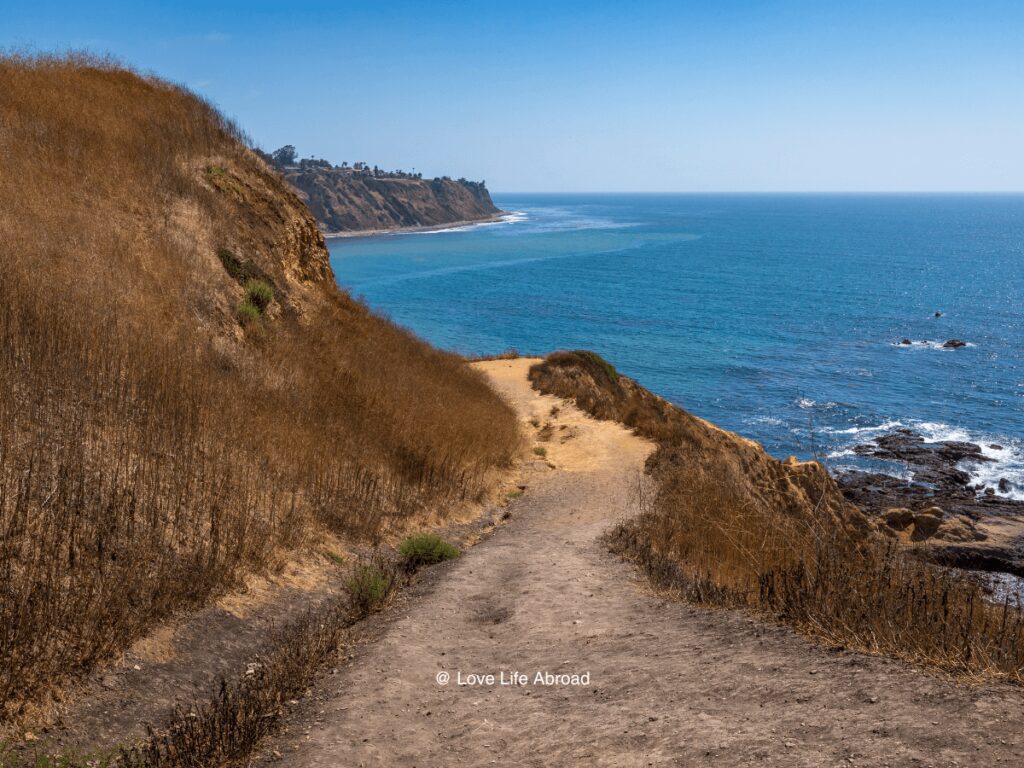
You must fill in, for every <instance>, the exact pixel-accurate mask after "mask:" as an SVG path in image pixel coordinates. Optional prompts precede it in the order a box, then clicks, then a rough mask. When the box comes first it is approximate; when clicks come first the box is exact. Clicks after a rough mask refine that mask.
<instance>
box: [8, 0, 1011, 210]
mask: <svg viewBox="0 0 1024 768" xmlns="http://www.w3.org/2000/svg"><path fill="white" fill-rule="evenodd" d="M2 4H3V5H8V4H9V7H8V8H6V9H4V8H2V7H0V10H2V11H3V13H2V15H0V18H2V22H0V46H3V47H4V48H7V49H12V48H13V49H20V50H25V49H28V50H32V51H54V50H65V49H88V50H91V51H95V52H99V53H110V54H113V55H114V56H116V57H118V58H120V59H121V60H123V61H124V62H126V63H128V64H131V65H132V66H134V67H136V68H138V69H141V70H144V71H149V72H153V73H156V74H158V75H161V76H163V77H166V78H168V79H170V80H174V81H177V82H181V83H184V84H187V85H189V86H190V87H192V88H193V89H194V90H196V91H198V92H200V93H202V94H203V95H204V96H206V97H207V98H209V99H210V100H211V101H213V102H214V103H216V104H217V105H218V106H219V107H220V108H221V109H222V110H223V111H224V112H226V113H227V114H228V115H230V116H232V117H233V118H235V119H236V120H237V121H238V122H239V123H240V124H241V125H242V127H243V128H244V129H245V130H246V131H247V132H248V133H249V134H250V135H251V136H252V137H253V139H254V140H255V142H256V143H257V144H258V145H260V146H262V147H263V148H265V149H273V148H276V147H278V146H280V145H282V144H285V143H291V144H295V145H296V147H297V148H298V150H299V153H300V155H302V156H309V155H316V156H318V157H321V156H322V157H326V158H328V159H330V160H333V161H335V162H340V161H341V160H349V161H356V160H365V161H367V162H370V163H371V164H374V163H376V164H378V165H380V166H382V167H387V168H398V167H400V168H404V169H406V170H409V169H412V168H416V169H417V170H420V171H422V172H423V173H424V174H425V175H428V176H432V175H439V174H449V175H452V176H467V177H470V178H476V179H481V178H483V179H486V180H487V182H488V185H489V186H490V188H491V189H492V190H496V191H772V190H780V191H820V190H828V191H856V190H860V191H864V190H880V191H894V190H903V191H919V190H972V191H973V190H994V191H1005V190H1022V189H1024V151H1022V146H1021V144H1022V140H1024V3H1020V2H1002V1H995V0H975V2H945V1H944V0H931V2H915V1H913V0H890V1H889V2H873V1H871V0H867V1H864V0H862V1H861V2H842V3H840V2H835V3H832V2H825V1H824V0H819V2H804V1H803V0H759V1H755V0H749V1H747V2H741V1H740V0H718V1H717V2H716V1H715V0H706V1H705V2H686V1H685V0H677V1H676V2H643V0H636V1H635V2H631V3H627V2H622V3H610V2H601V0H592V1H591V2H553V1H552V2H511V3H497V2H494V3H484V2H476V3H466V2H436V1H435V2H401V1H400V0H398V1H393V2H376V3H370V2H365V3H364V2H340V3H327V2H296V3H287V2H275V3H266V2H261V1H259V0H257V1H255V2H253V1H250V2H234V0H229V1H228V2H216V3H213V2H193V1H192V0H180V1H179V2H175V3H169V2H168V3H146V2H132V3H127V2H126V3H120V2H110V3H104V4H92V3H88V2H47V1H46V0H42V1H39V2H33V3H28V2H11V0H2Z"/></svg>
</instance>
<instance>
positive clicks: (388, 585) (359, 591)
mask: <svg viewBox="0 0 1024 768" xmlns="http://www.w3.org/2000/svg"><path fill="white" fill-rule="evenodd" d="M345 586H346V587H347V588H348V594H349V604H350V606H351V609H352V612H353V613H354V614H356V615H357V616H366V615H368V614H370V613H372V612H373V611H374V610H376V609H377V608H379V607H380V605H381V604H382V603H383V602H384V601H385V600H387V598H388V595H390V594H391V590H392V589H394V587H395V577H394V574H393V573H391V572H390V571H388V570H386V569H385V568H384V567H382V566H380V565H361V566H359V567H358V568H356V570H355V573H353V574H352V577H351V578H350V579H349V580H348V583H347V584H346V585H345Z"/></svg>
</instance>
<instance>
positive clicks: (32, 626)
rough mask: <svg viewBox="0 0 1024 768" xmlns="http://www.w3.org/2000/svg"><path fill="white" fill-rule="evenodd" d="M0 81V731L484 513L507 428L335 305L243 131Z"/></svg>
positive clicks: (313, 238)
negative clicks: (206, 626)
mask: <svg viewBox="0 0 1024 768" xmlns="http://www.w3.org/2000/svg"><path fill="white" fill-rule="evenodd" d="M0 82H2V83H3V88H0V167H2V168H3V173H0V274H2V276H3V279H2V280H0V372H2V374H0V714H5V715H7V716H12V715H16V714H17V713H18V712H19V711H20V708H21V707H22V705H23V704H24V703H25V702H26V701H28V700H30V699H31V698H33V697H38V696H39V695H40V694H42V693H43V692H45V691H46V690H47V689H48V688H51V687H52V686H53V685H55V684H56V683H59V682H60V681H61V680H62V679H64V678H66V677H68V676H73V675H76V674H79V673H81V672H83V671H85V670H87V669H89V668H90V667H91V666H93V665H94V664H95V663H96V662H98V661H100V660H102V659H105V658H109V657H111V656H113V655H114V654H116V653H118V652H119V651H120V650H121V649H124V648H125V647H127V646H128V645H129V644H130V643H131V642H132V641H134V640H135V639H137V638H138V637H140V636H141V635H142V634H143V633H144V632H146V631H147V630H148V629H149V628H150V627H152V626H153V625H154V623H155V622H157V621H158V620H160V619H162V618H164V617H166V616H168V615H170V614H172V613H174V612H177V611H180V610H182V609H184V608H188V607H190V606H196V605H199V604H202V603H204V602H206V601H207V600H209V599H210V598H211V597H212V596H213V595H215V594H217V593H219V592H223V591H224V590H225V589H226V588H229V587H230V586H232V585H234V584H237V583H239V582H240V580H241V579H242V577H243V576H244V575H245V574H247V573H249V572H252V571H258V570H263V569H266V568H268V567H271V566H272V565H273V564H274V562H275V561H276V560H277V559H278V557H279V555H280V553H281V552H283V551H284V550H286V549H288V548H290V547H294V546H297V545H299V544H301V543H302V542H303V541H305V540H308V539H309V538H311V537H312V536H313V535H315V532H316V531H317V530H318V529H321V527H322V526H328V527H330V529H332V530H333V531H335V532H339V533H341V534H343V535H346V536H349V537H357V538H367V539H371V540H372V539H375V538H378V537H380V536H381V535H382V533H383V532H384V531H386V530H387V529H389V528H401V527H402V526H403V524H404V521H407V520H411V519H412V518H414V517H416V516H418V515H420V514H422V513H424V512H426V511H435V512H436V510H437V509H438V508H443V507H444V506H445V505H452V504H456V503H458V502H461V501H463V500H473V499H476V498H478V497H480V496H481V495H482V494H484V493H485V492H486V490H487V489H488V487H489V485H490V484H491V482H492V479H493V474H494V473H495V471H496V470H498V469H500V468H502V467H503V466H506V465H507V464H508V463H509V461H510V460H511V457H512V455H513V453H514V452H515V450H516V449H517V446H518V440H519V436H518V432H517V425H516V419H515V416H514V414H513V413H512V412H511V410H510V409H509V408H508V407H507V406H506V405H505V404H504V403H503V402H502V401H501V400H500V399H499V398H498V396H497V395H495V394H494V392H493V391H492V390H491V389H490V388H489V387H488V386H487V384H486V382H485V381H484V380H483V378H482V377H481V376H480V375H478V374H477V373H475V372H474V371H472V370H470V369H469V368H468V366H466V365H465V364H464V363H463V362H462V361H461V360H460V359H458V358H456V357H455V356H452V355H448V354H445V353H442V352H439V351H437V350H435V349H432V348H431V347H429V346H428V345H426V344H425V343H423V342H421V341H420V340H418V339H416V338H414V337H413V336H412V335H410V334H409V333H407V332H405V331H404V330H402V329H400V328H397V327H396V326H394V325H392V324H391V323H389V322H387V321H386V320H383V319H382V318H380V317H377V316H375V315H374V314H372V313H371V312H370V311H369V310H367V309H366V308H365V307H363V306H362V305H360V304H358V303H355V302H353V301H352V300H351V299H349V298H348V297H347V296H346V295H344V294H342V293H341V292H340V291H339V290H338V289H337V288H336V286H335V284H334V278H333V274H332V273H331V271H330V267H329V265H328V260H327V253H326V250H325V248H324V244H323V239H322V237H321V236H320V234H319V233H318V232H317V230H316V227H315V224H314V222H313V221H312V219H311V217H310V216H309V215H308V212H307V211H306V210H305V208H304V207H303V206H302V204H301V203H300V202H299V201H298V199H297V198H296V197H295V196H294V195H293V194H292V193H291V192H290V191H289V190H288V189H287V188H286V187H285V185H284V184H283V182H281V180H280V179H279V178H278V177H277V176H276V175H275V174H273V173H271V172H270V171H269V170H268V169H267V168H266V167H265V166H264V164H263V163H262V161H261V160H259V158H257V157H256V155H255V154H254V153H253V152H251V151H250V150H249V149H248V148H246V147H245V146H244V144H243V142H242V139H243V137H242V136H241V134H240V132H239V131H238V130H237V129H236V128H235V127H234V126H233V125H231V124H230V123H229V122H227V121H226V120H225V119H224V118H223V117H221V116H220V115H219V114H218V113H217V112H216V111H215V110H214V109H212V108H211V107H210V106H209V105H207V104H205V103H204V102H202V101H201V100H200V99H198V98H197V97H195V96H194V95H192V94H190V93H188V92H186V91H184V90H182V89H180V88H177V87H175V86H172V85H169V84H167V83H164V82H161V81H158V80H155V79H151V78H142V77H139V76H138V75H136V74H134V73H132V72H129V71H125V70H124V69H121V68H119V67H117V66H115V65H113V64H111V63H109V62H105V61H97V60H94V59H89V58H84V57H72V58H59V59H52V58H33V59H25V58H6V59H0ZM225 253H229V254H231V255H232V258H233V259H235V262H232V261H231V260H229V259H226V257H225V255H224V254H225ZM233 263H236V265H241V267H240V268H239V269H235V270H232V269H231V266H232V264H233ZM249 279H259V280H261V281H263V282H265V283H266V284H267V285H268V286H270V287H271V288H272V289H273V298H272V299H271V300H270V301H269V303H268V304H267V306H266V307H265V308H261V309H260V314H261V317H260V320H259V322H258V323H256V324H250V325H248V326H246V327H245V328H243V327H242V326H241V325H240V323H239V321H238V319H237V318H236V316H235V310H236V307H237V305H238V304H239V303H240V302H241V301H242V300H243V299H244V296H245V289H244V287H243V285H244V283H245V282H246V281H247V280H249Z"/></svg>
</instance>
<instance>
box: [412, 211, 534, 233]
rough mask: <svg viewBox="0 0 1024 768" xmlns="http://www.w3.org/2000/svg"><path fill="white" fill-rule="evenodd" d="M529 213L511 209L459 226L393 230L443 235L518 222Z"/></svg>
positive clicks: (524, 219)
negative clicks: (494, 216) (494, 217)
mask: <svg viewBox="0 0 1024 768" xmlns="http://www.w3.org/2000/svg"><path fill="white" fill-rule="evenodd" d="M529 218H530V217H529V215H528V214H527V213H526V211H511V212H510V213H506V214H505V215H504V216H499V217H498V218H497V219H494V220H493V221H474V222H472V223H470V224H464V225H463V226H461V227H439V228H437V229H423V230H417V231H415V232H395V233H394V234H396V235H403V234H404V235H410V234H412V235H443V234H446V233H448V232H469V231H470V230H473V229H483V228H484V227H499V226H501V225H502V224H518V223H519V222H521V221H526V220H527V219H529Z"/></svg>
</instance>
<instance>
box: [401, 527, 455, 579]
mask: <svg viewBox="0 0 1024 768" xmlns="http://www.w3.org/2000/svg"><path fill="white" fill-rule="evenodd" d="M398 552H399V554H401V555H402V558H403V559H404V560H405V567H406V568H407V569H409V570H416V569H417V568H419V567H420V566H423V565H433V564H434V563H440V562H442V561H444V560H452V559H454V558H456V557H458V556H459V555H460V554H461V552H459V548H458V547H456V546H454V545H452V544H449V543H448V542H447V541H445V540H444V539H442V538H441V537H440V536H438V535H437V534H434V533H417V534H415V535H414V536H410V537H409V538H407V539H406V540H405V541H403V542H402V544H401V546H399V547H398Z"/></svg>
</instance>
